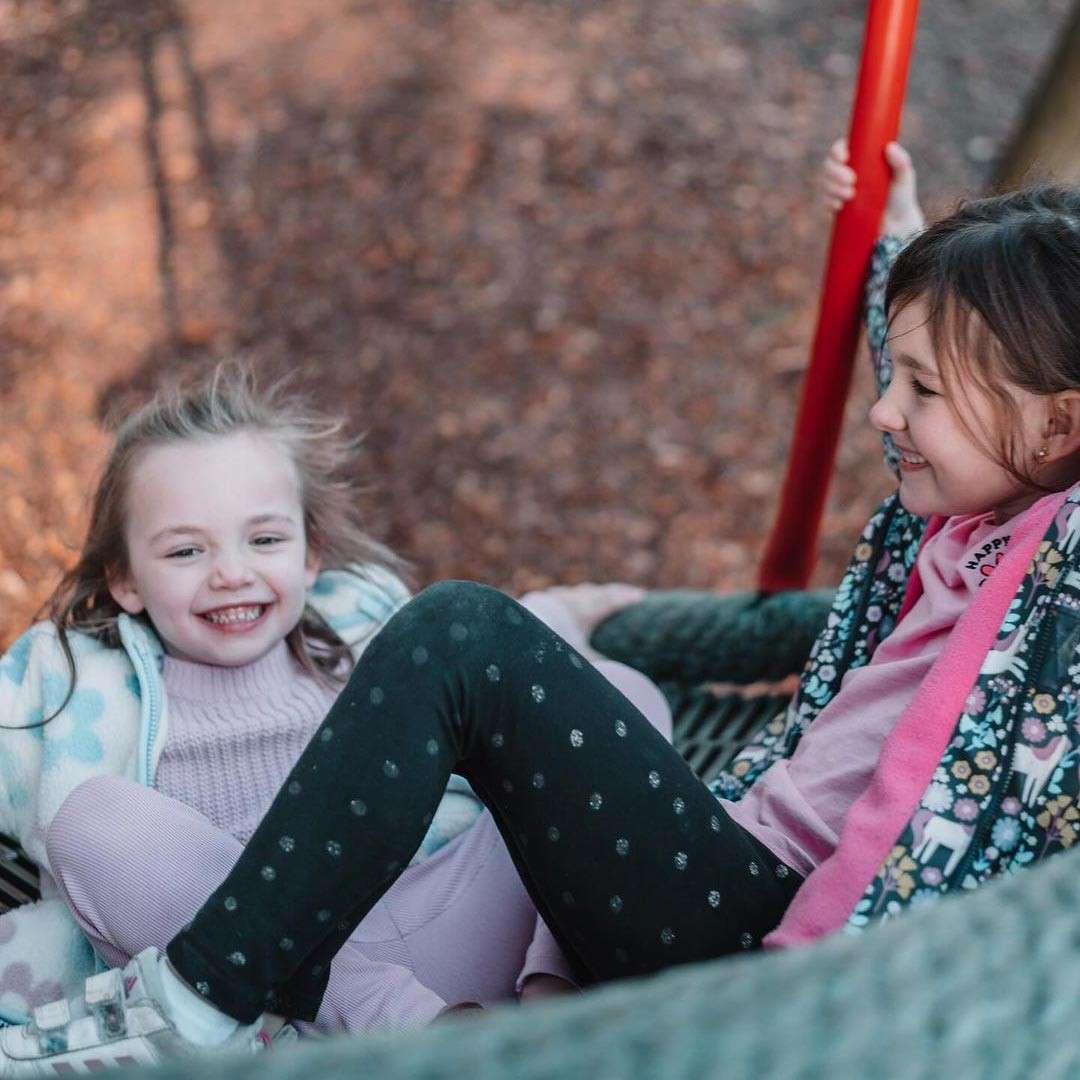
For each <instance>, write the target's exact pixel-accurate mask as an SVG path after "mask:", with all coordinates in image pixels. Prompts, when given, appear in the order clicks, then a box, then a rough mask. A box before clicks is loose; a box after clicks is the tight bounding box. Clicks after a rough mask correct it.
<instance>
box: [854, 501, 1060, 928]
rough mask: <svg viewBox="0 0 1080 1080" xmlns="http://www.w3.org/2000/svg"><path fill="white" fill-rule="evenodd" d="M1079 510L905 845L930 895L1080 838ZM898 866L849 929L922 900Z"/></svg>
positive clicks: (1001, 645) (979, 684) (1027, 598)
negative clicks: (899, 881)
mask: <svg viewBox="0 0 1080 1080" xmlns="http://www.w3.org/2000/svg"><path fill="white" fill-rule="evenodd" d="M1078 504H1080V490H1077V491H1074V492H1073V493H1072V494H1070V496H1069V498H1068V500H1067V501H1066V503H1065V505H1064V507H1063V508H1062V510H1061V512H1059V513H1058V515H1057V516H1056V518H1055V520H1054V522H1053V523H1052V524H1051V526H1050V528H1049V530H1048V532H1047V534H1046V538H1045V539H1044V540H1043V541H1042V543H1040V545H1039V548H1038V550H1037V552H1036V555H1035V558H1034V559H1033V560H1032V562H1031V565H1030V566H1029V568H1028V573H1027V575H1026V577H1025V579H1024V581H1023V582H1022V583H1021V585H1020V587H1019V589H1018V591H1017V595H1016V597H1015V598H1014V599H1013V601H1012V603H1011V604H1010V606H1009V609H1008V612H1007V613H1006V615H1005V618H1004V619H1003V621H1002V625H1001V628H1000V629H999V631H998V635H997V639H996V641H995V642H994V646H993V648H992V649H991V650H990V652H989V653H988V654H987V657H986V659H985V661H984V662H983V666H982V670H981V672H980V674H979V676H978V679H977V680H976V683H975V686H974V687H973V688H972V690H971V692H970V693H969V694H968V696H967V700H966V702H965V706H964V712H962V713H961V714H960V716H959V717H958V719H957V722H956V728H955V730H954V733H953V737H952V738H951V739H950V741H949V744H948V748H947V749H946V751H945V754H944V756H943V757H942V760H941V764H940V765H939V767H938V768H937V770H935V773H934V776H933V779H932V781H931V783H930V784H929V786H928V787H927V790H926V792H925V793H924V795H923V797H922V800H921V802H920V805H919V808H918V809H917V810H916V812H915V813H914V815H913V816H912V818H911V821H910V822H909V823H908V825H907V827H906V828H905V830H904V832H903V833H902V834H901V835H900V836H899V837H898V838H897V844H896V846H897V848H903V849H904V850H905V851H908V852H910V854H911V857H912V858H913V859H914V861H915V862H916V864H917V868H918V871H919V876H920V878H921V882H922V886H923V887H924V888H929V889H931V890H933V891H935V892H936V893H938V894H944V893H946V892H949V891H952V890H955V889H958V888H962V889H974V888H977V887H978V886H979V885H981V884H983V883H984V882H985V881H987V880H989V879H990V878H992V877H995V876H997V875H999V874H1005V873H1014V872H1016V871H1017V870H1020V869H1022V868H1024V867H1026V866H1028V865H1030V864H1031V863H1033V862H1035V861H1038V860H1040V859H1043V858H1045V857H1047V856H1049V855H1053V854H1056V853H1059V852H1061V851H1065V850H1067V849H1068V848H1070V847H1072V846H1073V845H1074V844H1075V843H1076V840H1077V838H1078V836H1080V824H1078V823H1080V807H1078V801H1080V792H1078V787H1080V775H1078V761H1080V730H1078V726H1077V719H1078V712H1080V708H1078V702H1080V663H1077V662H1076V657H1077V656H1078V648H1080V620H1078V619H1077V618H1076V617H1075V615H1076V612H1077V611H1078V610H1080V574H1078V573H1077V572H1076V571H1074V570H1073V569H1072V565H1073V564H1075V562H1076V558H1077V555H1078V554H1080V551H1078V548H1077V542H1078V540H1080V514H1077V513H1076V512H1075V511H1076V509H1077V505H1078ZM894 850H895V849H894ZM890 858H892V857H890ZM889 865H890V864H889V861H888V860H887V862H886V865H885V866H884V867H883V868H882V871H881V872H879V874H878V875H877V877H875V879H874V880H873V881H872V882H871V883H870V885H869V886H868V887H867V889H866V892H865V893H864V894H863V897H862V899H861V900H860V901H859V903H858V905H856V908H855V911H854V912H853V913H852V915H851V917H850V919H849V921H848V929H860V928H862V927H864V926H866V925H867V924H868V923H869V922H870V921H871V920H872V919H874V918H875V917H887V916H890V915H893V914H897V913H898V912H899V911H901V910H902V908H903V907H904V906H905V905H906V904H908V903H910V902H912V899H913V895H912V894H909V895H906V896H905V895H903V893H902V891H901V890H900V889H899V888H897V886H896V881H895V874H893V875H892V876H890V870H889Z"/></svg>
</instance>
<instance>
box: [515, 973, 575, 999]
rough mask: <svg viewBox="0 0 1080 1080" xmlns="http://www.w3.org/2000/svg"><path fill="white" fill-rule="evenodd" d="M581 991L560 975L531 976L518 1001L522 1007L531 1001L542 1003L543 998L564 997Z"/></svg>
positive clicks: (526, 981)
mask: <svg viewBox="0 0 1080 1080" xmlns="http://www.w3.org/2000/svg"><path fill="white" fill-rule="evenodd" d="M579 993H581V991H580V990H578V988H577V987H576V986H575V985H574V984H573V983H569V982H567V981H566V980H565V979H560V978H559V976H558V975H541V974H536V975H530V976H529V977H528V978H527V979H526V980H525V983H524V985H523V986H522V988H521V994H520V995H519V997H518V1000H519V1001H520V1002H521V1004H522V1005H527V1004H528V1003H529V1002H531V1001H540V1000H541V999H542V998H553V997H563V996H565V995H566V994H579Z"/></svg>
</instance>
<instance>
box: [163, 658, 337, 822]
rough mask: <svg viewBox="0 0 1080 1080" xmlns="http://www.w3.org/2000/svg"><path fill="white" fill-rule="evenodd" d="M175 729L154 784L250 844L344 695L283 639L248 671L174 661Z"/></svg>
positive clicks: (167, 672) (168, 671)
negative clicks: (316, 674)
mask: <svg viewBox="0 0 1080 1080" xmlns="http://www.w3.org/2000/svg"><path fill="white" fill-rule="evenodd" d="M162 677H163V679H164V683H165V690H166V694H167V698H168V702H169V714H168V720H169V728H168V735H167V738H166V741H165V746H164V748H163V750H162V752H161V758H160V760H159V761H158V767H157V773H156V775H155V777H154V786H155V787H156V788H157V789H158V791H160V792H161V793H162V794H164V795H169V796H171V797H172V798H174V799H177V800H179V801H180V802H183V803H186V804H187V805H188V806H191V807H193V808H194V809H195V810H198V811H199V812H200V813H201V814H204V815H205V816H206V817H207V818H209V819H210V821H212V822H213V823H214V824H215V825H216V826H217V827H218V828H219V829H222V830H224V831H225V832H227V833H230V834H231V835H232V836H235V837H236V839H237V840H239V841H240V842H241V843H246V842H247V841H248V839H249V838H250V836H251V834H252V833H253V832H254V831H255V827H256V826H257V825H258V824H259V821H260V820H261V819H262V817H263V815H264V814H265V813H266V811H267V809H268V808H269V806H270V803H271V802H272V801H273V799H274V796H275V795H276V794H277V793H278V789H279V788H280V787H281V785H282V783H283V782H284V780H285V777H286V776H288V774H289V770H290V769H291V768H292V767H293V765H294V764H295V763H296V760H297V758H298V757H299V756H300V754H301V752H302V751H303V749H304V747H305V746H307V744H308V742H309V740H310V739H311V736H312V735H313V734H314V733H315V729H316V728H317V727H318V726H319V724H320V723H321V722H322V720H323V718H324V717H325V716H326V714H327V712H328V711H329V709H330V706H331V705H332V704H333V702H334V699H335V698H336V697H337V691H336V690H335V689H333V688H332V687H330V686H327V685H325V684H323V683H322V682H320V681H319V680H317V679H315V678H314V677H313V676H311V675H309V674H308V673H307V672H305V671H304V670H303V668H301V666H300V665H299V663H298V662H297V661H296V660H295V658H294V657H293V655H292V653H291V652H290V651H289V647H288V645H287V644H286V643H285V642H284V641H282V642H280V643H279V644H278V645H277V646H275V647H274V648H273V649H272V650H271V651H270V652H268V653H267V654H266V655H265V656H263V657H261V658H260V659H258V660H256V661H254V662H253V663H250V664H245V665H243V666H242V667H219V666H215V665H212V664H200V663H194V662H192V661H188V660H178V659H176V658H175V657H172V656H166V657H165V658H164V661H163V666H162Z"/></svg>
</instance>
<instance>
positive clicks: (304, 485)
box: [31, 361, 404, 726]
mask: <svg viewBox="0 0 1080 1080" xmlns="http://www.w3.org/2000/svg"><path fill="white" fill-rule="evenodd" d="M241 432H253V433H256V434H259V435H264V436H266V437H267V438H269V439H272V440H274V442H276V443H277V444H278V445H280V446H281V447H282V448H283V449H284V450H285V452H286V453H287V454H288V456H289V458H290V459H291V460H292V462H293V465H294V466H295V468H296V474H297V477H298V480H299V486H300V503H301V506H302V507H303V510H304V531H305V536H306V540H307V543H308V545H309V546H310V547H311V548H313V549H314V550H315V551H316V552H317V553H318V555H319V557H320V560H321V567H322V569H323V570H347V571H349V572H352V573H356V574H359V575H363V574H364V573H365V570H364V568H365V567H371V568H374V569H375V570H376V571H377V570H390V571H393V572H395V573H402V572H403V570H404V563H403V562H402V560H400V559H398V558H397V557H396V556H395V555H393V554H392V553H391V552H390V550H389V549H388V548H386V547H385V546H384V545H382V544H380V543H378V542H377V541H376V540H374V539H372V537H371V536H370V535H369V534H368V533H367V531H366V530H365V528H364V524H363V520H362V516H361V510H360V508H359V496H360V495H361V494H362V491H361V490H360V489H359V488H358V486H357V485H356V483H355V482H354V481H353V479H352V478H351V476H350V472H349V468H350V466H351V465H352V464H353V462H354V459H355V456H356V451H357V449H358V446H359V442H360V440H359V439H358V438H355V437H353V438H350V437H348V436H347V435H346V433H345V420H344V419H343V418H341V417H336V418H335V417H330V416H327V415H325V414H323V413H321V412H319V411H317V410H315V409H314V408H312V407H311V405H310V404H309V403H308V402H307V401H305V400H304V399H303V398H302V397H299V396H298V395H297V394H296V393H295V392H294V391H293V389H292V387H291V380H289V379H287V378H286V379H281V380H278V381H277V382H274V383H270V384H268V385H263V384H261V383H260V380H259V379H258V378H257V377H256V374H255V371H254V369H253V368H252V367H251V366H250V365H248V364H245V363H242V362H237V361H228V362H223V363H221V364H218V365H217V366H216V367H215V368H213V369H212V370H211V371H210V372H209V373H207V374H203V375H201V376H200V377H197V378H196V379H195V380H194V381H188V382H187V383H184V382H176V383H173V384H170V385H166V386H163V387H162V388H161V389H160V390H159V391H158V392H157V393H156V394H155V395H154V397H153V398H152V399H151V400H150V401H148V402H147V403H146V404H145V405H143V406H142V407H141V408H140V409H138V410H137V411H136V412H134V413H133V414H132V415H131V416H129V417H128V418H127V419H126V420H124V421H123V422H122V423H121V424H120V425H119V427H118V428H117V431H116V437H115V441H114V443H113V447H112V450H111V451H110V453H109V456H108V458H107V460H106V463H105V467H104V470H103V472H102V475H101V479H100V480H99V482H98V485H97V489H96V491H95V493H94V496H93V500H92V503H91V510H90V523H89V526H88V528H87V533H86V540H85V542H84V544H83V547H82V552H81V554H80V556H79V559H78V562H76V564H75V565H74V566H73V567H72V568H71V569H70V570H68V571H67V573H65V574H64V576H63V578H62V579H61V580H60V583H59V584H58V585H57V587H56V589H55V591H54V592H53V594H52V595H51V596H50V597H49V598H48V599H47V600H46V601H45V603H44V604H43V605H42V607H41V610H40V611H39V612H38V617H39V618H40V617H44V618H48V619H49V620H50V621H51V622H53V623H54V624H55V625H56V628H57V631H58V637H59V641H60V644H61V647H62V648H63V652H64V656H65V657H66V659H67V663H68V668H69V674H70V686H69V688H68V692H67V696H66V697H65V699H64V702H63V704H61V705H60V707H59V708H58V709H56V711H55V712H53V713H52V715H51V716H49V717H46V719H45V720H43V721H40V722H39V723H47V722H48V721H49V720H51V719H52V718H53V717H54V716H56V715H57V714H58V713H60V712H61V711H62V710H63V708H64V706H66V705H67V703H68V701H69V700H70V699H71V695H72V694H73V693H74V690H75V681H76V677H77V675H76V670H75V658H74V655H73V652H72V648H71V643H70V641H69V639H68V631H69V630H79V631H82V632H84V633H86V634H89V635H91V636H93V637H94V638H97V639H98V640H99V641H102V642H104V643H105V644H107V645H110V646H113V647H116V646H119V645H120V635H119V629H118V624H117V619H118V617H119V615H120V613H121V611H122V609H121V608H120V606H119V604H117V602H116V601H115V600H114V599H113V597H112V595H111V594H110V592H109V580H110V578H111V579H113V580H116V579H117V578H122V577H124V576H125V575H126V574H127V573H128V572H129V570H130V563H129V556H128V550H127V544H126V541H125V523H126V519H127V500H128V497H129V488H130V483H131V476H132V473H133V470H134V468H135V466H136V465H137V464H138V462H139V460H140V458H141V457H142V456H143V455H144V454H145V453H146V452H147V451H148V450H149V449H151V448H152V447H157V446H166V445H170V444H175V443H182V442H188V441H193V440H206V439H213V438H220V437H223V436H228V435H234V434H237V433H241ZM286 641H287V642H288V645H289V648H290V650H291V651H292V654H293V656H295V657H296V659H297V661H298V662H299V663H300V664H301V665H302V667H303V668H304V669H305V670H307V671H308V672H309V673H311V674H312V675H315V676H316V677H318V678H320V679H322V680H324V681H327V682H330V683H338V682H341V681H343V679H344V674H343V672H347V670H348V667H349V666H351V665H350V664H346V663H345V662H346V661H347V660H349V648H348V646H347V645H346V644H345V643H344V642H343V641H342V640H341V638H340V637H338V635H337V634H336V633H335V632H334V631H333V630H332V629H331V628H330V626H329V625H328V624H327V623H326V621H325V620H324V619H323V618H322V617H321V616H320V615H319V614H318V613H317V612H316V611H315V610H314V609H313V608H312V607H311V606H310V604H308V605H305V607H304V611H303V615H302V617H301V620H300V622H299V624H298V625H297V626H296V627H295V628H294V629H293V630H292V631H291V632H290V633H289V635H288V636H287V638H286ZM31 726H38V725H31Z"/></svg>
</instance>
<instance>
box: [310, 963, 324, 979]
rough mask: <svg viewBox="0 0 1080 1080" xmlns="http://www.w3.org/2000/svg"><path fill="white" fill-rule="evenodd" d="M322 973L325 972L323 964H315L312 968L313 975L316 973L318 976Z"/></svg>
mask: <svg viewBox="0 0 1080 1080" xmlns="http://www.w3.org/2000/svg"><path fill="white" fill-rule="evenodd" d="M322 973H323V966H322V964H314V965H313V966H312V968H311V974H312V975H314V976H316V977H318V976H319V975H321V974H322Z"/></svg>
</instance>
